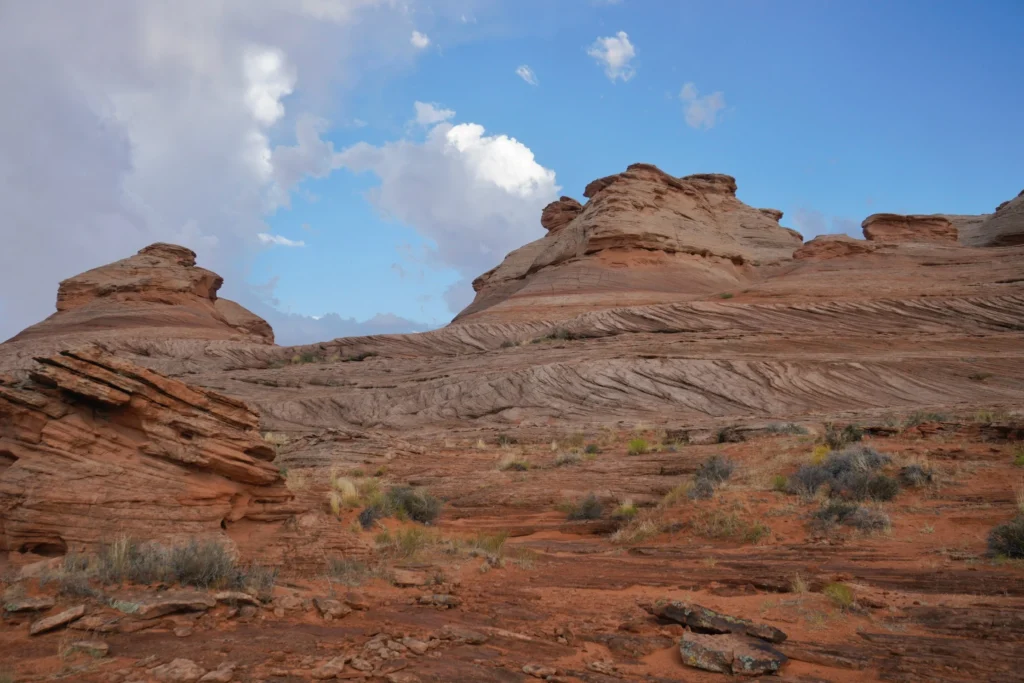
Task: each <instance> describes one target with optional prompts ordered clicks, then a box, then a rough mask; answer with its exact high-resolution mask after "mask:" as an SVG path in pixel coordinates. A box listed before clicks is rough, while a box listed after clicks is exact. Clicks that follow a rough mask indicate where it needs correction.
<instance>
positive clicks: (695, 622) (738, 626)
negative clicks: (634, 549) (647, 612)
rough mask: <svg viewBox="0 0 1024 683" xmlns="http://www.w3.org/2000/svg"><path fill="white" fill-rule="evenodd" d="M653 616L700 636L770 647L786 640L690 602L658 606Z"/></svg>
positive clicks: (775, 631)
mask: <svg viewBox="0 0 1024 683" xmlns="http://www.w3.org/2000/svg"><path fill="white" fill-rule="evenodd" d="M651 612H652V613H653V614H654V616H656V617H660V618H662V619H667V620H669V621H674V622H676V623H677V624H682V625H683V626H689V627H690V628H691V629H692V630H694V631H697V632H698V633H735V634H738V635H745V636H751V637H753V638H760V639H761V640H767V641H768V642H770V643H781V642H783V641H784V640H786V637H787V636H786V634H785V632H783V631H780V630H779V629H777V628H775V627H774V626H768V625H767V624H757V623H754V622H753V621H750V620H748V619H741V618H740V617H732V616H729V615H728V614H722V613H720V612H716V611H715V610H713V609H708V608H707V607H702V606H701V605H697V604H695V603H690V602H680V601H678V600H673V601H670V602H662V603H657V604H655V605H654V607H653V608H652V609H651Z"/></svg>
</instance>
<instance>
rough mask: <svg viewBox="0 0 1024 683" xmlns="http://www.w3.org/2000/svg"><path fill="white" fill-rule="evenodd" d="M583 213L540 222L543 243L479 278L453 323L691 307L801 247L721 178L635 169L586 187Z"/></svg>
mask: <svg viewBox="0 0 1024 683" xmlns="http://www.w3.org/2000/svg"><path fill="white" fill-rule="evenodd" d="M584 196H586V197H587V198H588V199H589V201H588V202H587V204H586V205H585V206H583V207H582V208H581V209H579V210H577V208H576V207H577V206H578V204H576V202H575V201H574V200H571V199H568V198H563V199H560V200H559V201H558V202H554V203H553V204H550V205H548V207H546V208H545V210H544V213H543V215H542V224H543V225H544V226H545V227H546V228H548V230H549V232H548V234H547V236H545V237H543V238H541V239H539V240H537V241H535V242H532V243H530V244H527V245H525V246H524V247H522V248H520V249H517V250H516V251H513V252H512V253H511V254H509V255H508V256H507V257H506V258H505V260H504V261H503V262H502V264H501V265H499V266H498V267H497V268H495V269H493V270H491V271H489V272H487V273H485V274H483V275H482V276H480V277H479V278H477V279H476V280H475V281H474V283H473V287H474V289H475V290H476V292H477V296H476V298H475V299H474V301H473V303H472V304H471V305H470V306H469V307H468V308H467V309H466V310H464V311H463V312H462V313H460V314H459V316H458V317H457V320H459V321H466V320H477V321H482V320H491V321H497V320H522V319H526V318H529V317H532V318H537V317H550V316H553V315H562V316H565V315H574V314H577V313H582V312H584V311H589V310H594V309H595V308H611V307H614V306H623V305H638V304H650V303H664V302H669V301H680V300H687V299H692V298H694V297H696V296H701V295H705V294H707V293H709V292H714V291H717V290H722V289H728V288H730V287H734V286H736V285H737V284H740V283H743V282H746V281H748V280H749V279H750V278H751V277H752V276H753V273H754V271H755V270H756V269H757V268H758V267H760V266H766V265H773V264H778V263H781V262H785V261H788V260H789V259H790V258H791V256H792V253H793V251H794V250H795V249H796V248H797V247H799V246H800V244H801V239H800V237H799V235H798V234H796V233H795V232H794V231H791V230H788V229H786V228H783V227H781V226H780V225H779V224H778V219H779V217H781V212H776V211H773V210H767V211H763V210H760V209H755V208H753V207H750V206H748V205H746V204H744V203H743V202H741V201H740V200H739V199H737V198H736V181H735V179H734V178H732V177H731V176H727V175H721V174H698V175H691V176H686V177H683V178H677V177H674V176H671V175H669V174H667V173H665V172H664V171H661V170H660V169H658V168H657V167H655V166H651V165H649V164H633V165H632V166H630V167H629V168H628V169H627V170H626V171H625V172H624V173H619V174H616V175H612V176H607V177H604V178H599V179H597V180H595V181H593V182H591V183H590V184H589V185H588V186H587V187H586V190H585V191H584Z"/></svg>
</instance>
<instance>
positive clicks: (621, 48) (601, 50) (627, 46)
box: [587, 31, 636, 83]
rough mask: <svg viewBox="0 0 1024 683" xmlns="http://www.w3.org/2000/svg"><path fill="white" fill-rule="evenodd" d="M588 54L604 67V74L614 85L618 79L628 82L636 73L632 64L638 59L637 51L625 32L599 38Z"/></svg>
mask: <svg viewBox="0 0 1024 683" xmlns="http://www.w3.org/2000/svg"><path fill="white" fill-rule="evenodd" d="M587 54H588V55H590V56H591V57H593V58H594V60H595V61H596V62H597V63H598V64H600V65H602V66H603V67H604V73H605V75H606V76H608V79H609V80H611V82H612V83H614V82H615V81H616V80H617V79H622V81H623V82H625V81H628V80H629V79H631V78H632V77H633V74H635V73H636V70H635V69H634V68H633V65H632V64H631V62H632V61H633V58H634V57H636V49H635V48H634V47H633V43H631V42H629V36H628V35H626V32H625V31H619V32H618V33H617V34H615V35H614V36H608V37H606V38H598V39H597V40H595V41H594V44H593V45H591V46H590V49H589V50H587Z"/></svg>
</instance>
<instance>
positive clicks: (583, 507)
mask: <svg viewBox="0 0 1024 683" xmlns="http://www.w3.org/2000/svg"><path fill="white" fill-rule="evenodd" d="M603 514H604V504H603V503H602V502H601V501H600V500H598V499H597V496H595V495H594V494H593V493H588V494H587V495H586V496H585V497H584V498H583V499H582V500H580V501H578V502H576V503H571V504H570V505H568V506H567V507H566V516H567V517H568V519H569V520H570V521H580V520H590V519H600V518H601V515H603Z"/></svg>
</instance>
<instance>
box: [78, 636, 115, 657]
mask: <svg viewBox="0 0 1024 683" xmlns="http://www.w3.org/2000/svg"><path fill="white" fill-rule="evenodd" d="M69 649H70V650H71V651H72V652H84V653H86V654H88V655H92V656H93V657H106V656H107V653H108V652H110V646H109V645H107V644H106V643H104V642H103V641H102V640H76V641H75V642H73V643H71V645H70V646H69Z"/></svg>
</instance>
